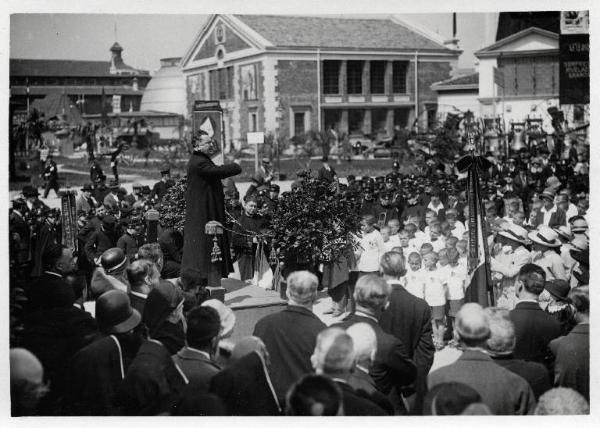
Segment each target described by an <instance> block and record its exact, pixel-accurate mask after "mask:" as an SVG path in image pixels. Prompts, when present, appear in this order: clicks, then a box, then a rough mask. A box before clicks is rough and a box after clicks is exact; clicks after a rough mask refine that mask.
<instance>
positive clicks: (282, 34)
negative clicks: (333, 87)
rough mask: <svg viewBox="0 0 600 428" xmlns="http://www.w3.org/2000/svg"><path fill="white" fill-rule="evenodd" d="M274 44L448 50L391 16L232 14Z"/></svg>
mask: <svg viewBox="0 0 600 428" xmlns="http://www.w3.org/2000/svg"><path fill="white" fill-rule="evenodd" d="M235 17H236V18H237V19H240V20H241V21H242V22H244V23H245V24H246V25H248V26H249V27H250V28H252V29H253V30H254V31H256V32H257V33H259V34H260V35H261V36H262V37H264V38H265V39H267V40H268V41H269V42H271V43H272V44H273V45H274V46H276V47H319V48H350V49H410V50H414V49H419V50H436V51H448V52H451V50H450V49H448V48H446V47H445V46H444V45H442V44H440V43H438V42H436V41H434V40H432V39H430V38H428V37H425V36H424V35H421V34H419V33H417V32H416V31H414V30H412V29H410V28H408V27H406V26H404V25H401V24H400V23H397V22H394V21H392V20H391V19H345V18H318V17H308V16H286V15H235Z"/></svg>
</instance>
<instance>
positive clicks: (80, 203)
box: [75, 183, 99, 214]
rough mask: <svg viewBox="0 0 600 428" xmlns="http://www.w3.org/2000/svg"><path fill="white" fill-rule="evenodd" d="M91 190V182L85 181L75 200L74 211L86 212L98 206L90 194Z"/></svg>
mask: <svg viewBox="0 0 600 428" xmlns="http://www.w3.org/2000/svg"><path fill="white" fill-rule="evenodd" d="M93 191H94V189H93V188H92V185H91V184H89V183H86V184H84V185H83V187H82V188H81V193H80V194H79V196H77V199H76V200H75V212H78V213H80V212H84V213H85V214H88V213H89V212H90V211H91V210H92V209H94V208H96V207H98V205H99V204H98V201H97V200H96V199H95V198H94V197H93V196H92V192H93Z"/></svg>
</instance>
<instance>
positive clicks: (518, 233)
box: [498, 224, 527, 245]
mask: <svg viewBox="0 0 600 428" xmlns="http://www.w3.org/2000/svg"><path fill="white" fill-rule="evenodd" d="M498 234H499V235H500V236H503V237H505V238H507V239H510V240H511V241H515V242H518V243H520V244H523V245H526V244H527V230H526V229H525V228H524V227H521V226H518V225H516V224H511V225H509V226H508V228H506V229H504V230H502V231H501V232H499V233H498Z"/></svg>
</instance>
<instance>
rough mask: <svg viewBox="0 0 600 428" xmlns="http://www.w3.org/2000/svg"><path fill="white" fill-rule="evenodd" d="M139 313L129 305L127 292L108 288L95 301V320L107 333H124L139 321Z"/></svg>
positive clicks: (140, 317)
mask: <svg viewBox="0 0 600 428" xmlns="http://www.w3.org/2000/svg"><path fill="white" fill-rule="evenodd" d="M141 319H142V316H141V315H140V313H139V312H138V311H137V310H136V309H134V308H132V307H131V302H130V300H129V296H128V295H127V293H125V292H124V291H121V290H109V291H107V292H106V293H104V294H102V295H101V296H100V297H98V300H97V301H96V320H97V321H98V327H99V328H100V330H102V331H104V332H107V333H126V332H128V331H131V330H132V329H133V328H135V327H136V326H137V325H138V324H139V323H140V321H141Z"/></svg>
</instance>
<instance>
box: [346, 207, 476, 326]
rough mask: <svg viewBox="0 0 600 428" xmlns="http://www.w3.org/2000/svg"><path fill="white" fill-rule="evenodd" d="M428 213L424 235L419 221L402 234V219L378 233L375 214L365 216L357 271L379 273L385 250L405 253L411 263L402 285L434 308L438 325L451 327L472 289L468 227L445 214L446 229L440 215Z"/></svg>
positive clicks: (411, 221)
mask: <svg viewBox="0 0 600 428" xmlns="http://www.w3.org/2000/svg"><path fill="white" fill-rule="evenodd" d="M427 214H428V215H427V216H426V218H425V224H426V226H425V227H424V229H423V230H422V231H421V229H420V227H419V226H420V221H421V219H419V218H418V217H412V218H409V219H408V220H407V222H406V223H405V225H404V228H403V229H402V230H401V229H400V221H399V220H397V219H393V220H390V221H389V222H388V223H387V225H381V224H379V230H378V229H377V228H376V226H377V223H376V221H375V218H374V217H373V216H370V215H366V216H363V217H362V220H361V232H362V233H361V235H360V236H359V239H358V244H359V245H358V250H357V252H356V257H357V270H358V271H359V272H361V273H367V272H376V271H378V270H379V260H380V258H381V256H383V254H384V253H385V252H388V251H396V252H399V253H402V255H403V256H404V259H405V262H406V265H408V267H407V268H406V274H405V275H404V276H403V277H402V278H401V281H402V284H403V285H404V287H405V288H406V290H407V291H409V292H410V293H411V294H413V295H415V296H417V297H419V298H421V299H424V300H425V301H426V302H427V303H428V304H429V306H430V307H431V310H432V317H433V323H434V327H437V328H440V327H441V326H446V327H451V326H452V324H453V319H454V317H455V316H456V313H457V312H458V310H459V309H460V307H461V306H462V304H463V303H464V297H465V288H466V286H467V285H468V272H467V241H466V236H465V233H466V232H465V227H464V225H463V224H462V223H460V222H459V221H458V220H457V219H456V217H455V216H454V215H453V213H452V212H449V213H446V220H445V221H444V223H443V225H442V223H440V222H439V221H438V220H437V216H436V215H435V213H433V215H431V214H432V213H431V212H428V213H427ZM449 217H450V219H449ZM448 220H450V221H448ZM450 224H451V225H450ZM449 225H450V226H449ZM457 235H458V236H457Z"/></svg>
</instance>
